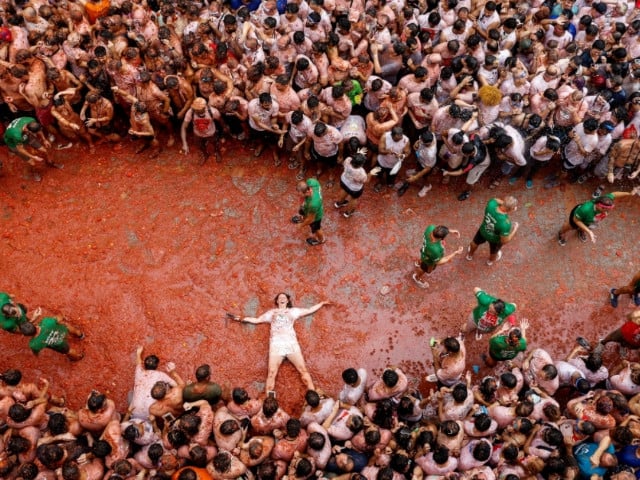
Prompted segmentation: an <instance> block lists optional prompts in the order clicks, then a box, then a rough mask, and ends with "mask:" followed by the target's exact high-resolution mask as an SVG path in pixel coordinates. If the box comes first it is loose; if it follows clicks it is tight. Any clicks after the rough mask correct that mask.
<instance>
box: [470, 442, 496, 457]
mask: <svg viewBox="0 0 640 480" xmlns="http://www.w3.org/2000/svg"><path fill="white" fill-rule="evenodd" d="M472 454H473V458H475V459H476V460H478V461H479V462H486V461H487V460H489V457H490V456H491V444H490V443H489V442H483V441H481V442H479V443H478V444H477V445H476V446H475V447H473V452H472Z"/></svg>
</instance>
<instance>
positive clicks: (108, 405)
mask: <svg viewBox="0 0 640 480" xmlns="http://www.w3.org/2000/svg"><path fill="white" fill-rule="evenodd" d="M112 420H117V421H118V422H120V414H119V413H118V411H117V410H116V404H115V402H114V401H113V400H111V399H110V398H107V397H106V396H105V395H104V394H102V393H100V392H98V391H96V390H92V391H91V393H90V394H89V398H87V403H86V406H84V407H82V408H81V409H80V410H78V422H79V423H80V425H81V426H82V428H84V429H85V430H87V431H89V432H92V433H100V432H102V431H103V430H104V428H105V427H106V426H107V424H108V423H109V422H111V421H112Z"/></svg>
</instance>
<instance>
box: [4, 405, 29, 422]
mask: <svg viewBox="0 0 640 480" xmlns="http://www.w3.org/2000/svg"><path fill="white" fill-rule="evenodd" d="M30 415H31V410H28V409H27V408H26V407H25V406H24V405H22V404H20V403H14V404H13V405H11V406H10V407H9V418H10V419H11V420H13V421H14V422H16V423H22V422H24V421H25V420H26V419H27V418H29V416H30Z"/></svg>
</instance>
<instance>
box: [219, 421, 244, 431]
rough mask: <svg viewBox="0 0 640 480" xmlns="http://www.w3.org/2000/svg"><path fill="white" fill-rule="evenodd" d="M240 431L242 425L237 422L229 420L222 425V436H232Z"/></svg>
mask: <svg viewBox="0 0 640 480" xmlns="http://www.w3.org/2000/svg"><path fill="white" fill-rule="evenodd" d="M238 430H240V425H238V421H237V420H233V419H231V418H230V419H229V420H225V421H224V422H222V424H221V425H220V433H221V434H222V435H232V434H234V433H235V432H237V431H238Z"/></svg>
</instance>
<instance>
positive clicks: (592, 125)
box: [582, 118, 600, 370]
mask: <svg viewBox="0 0 640 480" xmlns="http://www.w3.org/2000/svg"><path fill="white" fill-rule="evenodd" d="M582 125H583V128H584V131H585V132H589V133H591V132H595V131H596V130H597V129H598V120H596V119H595V118H587V119H586V120H585V121H584V122H583V124H582ZM598 368H600V367H598ZM596 370H597V369H596Z"/></svg>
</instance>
